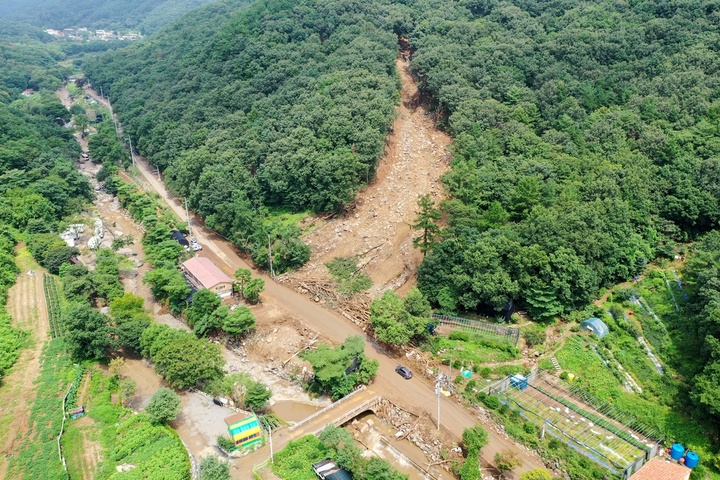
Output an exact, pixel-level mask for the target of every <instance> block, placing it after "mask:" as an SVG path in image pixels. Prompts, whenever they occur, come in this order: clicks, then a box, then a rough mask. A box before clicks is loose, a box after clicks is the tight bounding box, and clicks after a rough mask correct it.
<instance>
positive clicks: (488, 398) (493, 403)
mask: <svg viewBox="0 0 720 480" xmlns="http://www.w3.org/2000/svg"><path fill="white" fill-rule="evenodd" d="M476 398H477V399H478V400H479V401H481V402H482V403H483V404H484V405H485V406H486V407H487V408H489V409H491V410H497V409H498V408H500V399H499V398H498V397H496V396H495V395H488V394H486V393H485V392H478V394H477V397H476Z"/></svg>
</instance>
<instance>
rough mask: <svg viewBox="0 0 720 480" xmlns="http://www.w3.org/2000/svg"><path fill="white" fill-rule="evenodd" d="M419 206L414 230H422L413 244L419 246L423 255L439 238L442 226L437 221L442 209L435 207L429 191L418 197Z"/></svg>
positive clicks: (413, 225) (413, 226)
mask: <svg viewBox="0 0 720 480" xmlns="http://www.w3.org/2000/svg"><path fill="white" fill-rule="evenodd" d="M417 205H418V208H419V210H418V211H417V212H416V213H417V217H415V222H414V223H413V224H412V228H413V230H420V231H421V232H422V233H421V235H420V236H419V237H417V238H415V239H413V246H414V247H415V248H419V249H420V251H421V252H422V253H423V255H425V254H427V253H428V252H429V251H430V249H431V248H432V246H433V245H434V244H435V242H436V241H437V239H438V236H439V234H440V227H439V226H438V224H437V222H438V220H440V210H438V209H437V208H436V207H435V202H433V199H432V197H431V196H430V194H429V193H427V194H425V195H421V196H420V197H419V198H418V203H417Z"/></svg>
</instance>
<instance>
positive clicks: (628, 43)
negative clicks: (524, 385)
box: [408, 0, 720, 320]
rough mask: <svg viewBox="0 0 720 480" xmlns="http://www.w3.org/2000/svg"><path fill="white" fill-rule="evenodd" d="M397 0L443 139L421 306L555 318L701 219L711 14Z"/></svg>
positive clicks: (710, 190) (711, 206)
mask: <svg viewBox="0 0 720 480" xmlns="http://www.w3.org/2000/svg"><path fill="white" fill-rule="evenodd" d="M414 5H417V6H418V7H420V8H418V9H417V10H416V19H415V22H414V28H413V29H412V31H411V32H410V34H409V35H408V38H409V39H410V41H411V43H412V47H413V48H414V49H415V52H414V54H413V58H412V69H413V71H414V72H415V73H416V74H417V75H418V78H419V79H420V82H421V87H422V88H423V90H424V91H426V92H427V93H429V94H431V95H432V98H433V101H434V107H435V108H436V109H437V111H438V112H439V113H440V116H441V118H442V121H443V122H444V123H445V125H446V126H447V128H448V129H449V130H450V132H451V133H452V134H453V135H454V137H455V140H454V143H453V154H454V155H453V160H452V170H451V171H450V172H448V173H447V174H446V175H445V176H444V178H443V181H444V185H445V187H446V189H447V191H448V193H449V195H450V196H451V199H450V200H449V201H447V202H445V203H444V204H443V206H442V207H443V210H444V212H445V215H446V218H447V220H448V226H447V228H445V229H444V230H443V232H442V240H441V241H440V243H438V244H437V245H435V246H434V247H433V249H432V251H431V252H430V253H428V255H427V257H426V259H425V261H424V262H423V265H422V266H421V268H420V270H419V278H418V281H419V287H420V289H421V290H422V291H423V293H425V294H426V295H427V297H428V298H429V299H430V300H431V301H432V302H433V303H434V304H436V305H439V306H442V307H444V309H446V310H453V309H454V310H456V311H459V310H468V311H480V312H497V311H499V310H501V309H503V308H504V307H505V306H506V305H507V304H508V302H509V301H510V300H513V301H514V302H515V303H516V304H517V305H518V306H519V307H520V308H522V309H526V310H527V311H528V312H529V313H530V314H531V315H532V316H533V317H535V318H537V319H541V320H542V319H547V318H553V317H555V316H558V315H565V314H567V313H568V312H569V311H570V310H572V309H573V308H575V307H579V306H582V305H585V304H586V303H587V302H588V301H589V300H590V299H592V298H593V296H594V295H595V294H596V293H597V292H598V290H599V289H600V288H601V287H604V286H608V285H610V284H612V283H614V282H617V281H625V280H628V279H630V278H631V277H632V276H633V275H636V274H638V273H640V272H641V271H642V270H643V269H644V267H645V265H646V263H647V262H648V261H649V260H651V259H653V258H655V257H656V256H658V255H661V256H672V255H673V245H674V244H675V242H681V241H685V240H687V239H689V238H693V237H694V236H695V235H697V234H698V233H700V232H703V231H707V230H709V229H712V228H716V227H717V225H718V220H720V201H719V199H720V196H718V192H720V190H719V189H720V183H719V181H718V178H720V177H719V176H718V175H717V173H713V172H717V171H718V170H717V169H718V163H717V158H718V153H720V152H719V151H718V147H719V146H720V144H718V143H717V141H716V138H717V129H716V128H715V126H714V125H715V124H716V121H715V118H716V116H717V112H716V111H717V108H718V107H717V105H718V103H717V102H718V94H717V90H716V89H715V87H714V83H715V82H716V81H717V75H718V74H717V70H716V69H715V65H716V64H717V61H716V60H717V59H716V56H715V55H714V53H713V52H712V49H711V48H709V46H708V38H709V37H708V36H710V37H711V38H714V39H718V38H719V37H718V35H719V33H718V28H717V23H718V20H717V18H716V16H713V15H707V14H706V10H704V9H703V8H700V7H699V6H698V4H696V3H693V2H685V1H678V2H674V3H673V4H672V7H668V8H666V6H665V4H655V3H650V2H634V3H630V4H619V3H615V4H599V3H597V2H544V1H529V2H528V1H522V2H520V1H512V0H511V1H491V2H469V3H467V2H460V3H442V4H441V3H440V2H435V1H424V0H418V1H417V2H414ZM430 5H432V6H433V7H434V8H426V7H428V6H430ZM670 32H672V33H670Z"/></svg>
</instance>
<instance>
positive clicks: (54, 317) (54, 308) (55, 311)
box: [43, 274, 64, 338]
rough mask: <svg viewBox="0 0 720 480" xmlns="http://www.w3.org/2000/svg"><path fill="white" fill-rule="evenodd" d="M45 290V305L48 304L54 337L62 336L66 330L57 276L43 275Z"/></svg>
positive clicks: (51, 331) (51, 330)
mask: <svg viewBox="0 0 720 480" xmlns="http://www.w3.org/2000/svg"><path fill="white" fill-rule="evenodd" d="M43 290H44V291H45V305H46V306H47V312H48V319H49V321H50V333H51V334H52V338H58V337H62V335H63V333H64V332H63V327H62V320H61V318H62V311H61V309H60V293H59V291H58V286H57V280H56V279H55V277H53V276H51V275H48V274H44V275H43Z"/></svg>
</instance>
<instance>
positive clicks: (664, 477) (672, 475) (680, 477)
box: [630, 457, 692, 480]
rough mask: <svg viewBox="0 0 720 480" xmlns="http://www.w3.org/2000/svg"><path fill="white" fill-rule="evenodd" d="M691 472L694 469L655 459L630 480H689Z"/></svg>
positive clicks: (658, 458)
mask: <svg viewBox="0 0 720 480" xmlns="http://www.w3.org/2000/svg"><path fill="white" fill-rule="evenodd" d="M691 472H692V469H690V468H688V467H686V466H684V465H680V464H677V463H675V462H670V461H668V460H663V459H662V458H660V457H654V458H652V459H651V460H650V461H649V462H647V463H646V464H645V465H643V466H642V467H641V468H640V470H638V471H637V472H635V474H634V475H633V476H631V477H630V480H688V479H689V478H690V473H691Z"/></svg>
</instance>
